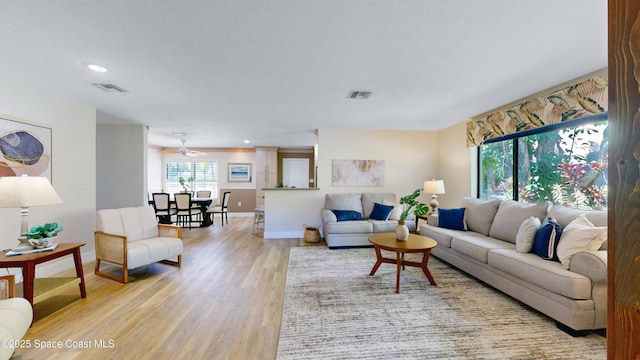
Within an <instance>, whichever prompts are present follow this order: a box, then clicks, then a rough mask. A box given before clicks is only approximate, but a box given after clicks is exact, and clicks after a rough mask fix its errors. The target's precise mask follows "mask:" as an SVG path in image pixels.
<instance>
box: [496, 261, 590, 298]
mask: <svg viewBox="0 0 640 360" xmlns="http://www.w3.org/2000/svg"><path fill="white" fill-rule="evenodd" d="M488 264H489V266H492V267H494V268H496V269H498V270H501V271H504V272H506V273H509V274H511V275H513V276H515V277H518V278H520V279H522V281H523V282H524V283H531V284H534V285H537V286H540V287H542V288H545V289H547V290H549V291H552V292H554V293H556V294H560V295H562V296H566V297H568V298H571V299H585V300H586V299H590V298H591V280H590V279H589V278H588V277H586V276H584V275H580V274H578V273H575V272H572V271H569V270H565V269H563V268H562V265H561V264H560V263H559V262H556V261H546V260H543V259H541V258H540V257H539V256H537V255H536V254H532V253H528V254H523V253H519V252H517V251H513V250H503V249H496V250H491V251H490V252H489V258H488Z"/></svg>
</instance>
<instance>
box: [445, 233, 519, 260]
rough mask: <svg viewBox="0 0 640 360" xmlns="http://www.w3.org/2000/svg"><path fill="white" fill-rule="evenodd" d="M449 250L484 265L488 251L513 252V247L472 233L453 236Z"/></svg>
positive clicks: (507, 243)
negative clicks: (501, 250)
mask: <svg viewBox="0 0 640 360" xmlns="http://www.w3.org/2000/svg"><path fill="white" fill-rule="evenodd" d="M451 248H452V249H453V250H455V251H457V252H459V253H461V254H464V255H467V256H469V257H471V258H473V259H476V260H478V261H480V262H482V263H484V264H486V263H487V256H488V254H489V251H490V250H495V249H510V250H514V249H515V245H513V244H512V243H509V242H506V241H502V240H497V239H494V238H490V237H488V236H486V235H482V234H478V233H475V232H472V233H469V232H467V233H463V235H459V236H454V237H453V238H452V239H451Z"/></svg>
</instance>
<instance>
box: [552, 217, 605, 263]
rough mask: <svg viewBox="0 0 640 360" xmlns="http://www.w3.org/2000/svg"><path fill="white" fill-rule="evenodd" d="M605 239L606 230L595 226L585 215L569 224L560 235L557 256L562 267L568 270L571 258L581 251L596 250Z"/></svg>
mask: <svg viewBox="0 0 640 360" xmlns="http://www.w3.org/2000/svg"><path fill="white" fill-rule="evenodd" d="M606 239H607V228H606V227H604V226H595V225H593V224H592V223H591V221H589V220H588V219H587V217H586V215H585V214H582V215H580V216H578V217H577V218H576V219H575V220H573V221H572V222H570V223H569V225H567V226H566V227H565V228H564V229H563V230H562V235H560V242H559V243H558V248H557V254H558V258H559V259H560V263H562V267H563V268H565V269H569V264H570V263H571V258H572V257H573V256H574V255H575V254H577V253H578V252H581V251H594V250H598V249H599V248H600V246H601V245H602V243H604V242H605V241H606Z"/></svg>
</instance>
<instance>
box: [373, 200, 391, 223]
mask: <svg viewBox="0 0 640 360" xmlns="http://www.w3.org/2000/svg"><path fill="white" fill-rule="evenodd" d="M391 210H393V206H389V205H382V204H378V203H374V204H373V211H372V212H371V215H369V219H373V220H387V218H389V214H391Z"/></svg>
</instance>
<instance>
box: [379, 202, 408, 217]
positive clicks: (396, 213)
mask: <svg viewBox="0 0 640 360" xmlns="http://www.w3.org/2000/svg"><path fill="white" fill-rule="evenodd" d="M382 205H389V206H393V210H392V211H391V213H390V214H389V220H400V216H401V215H402V211H403V210H404V207H405V205H404V204H400V203H397V202H393V201H389V200H382Z"/></svg>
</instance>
